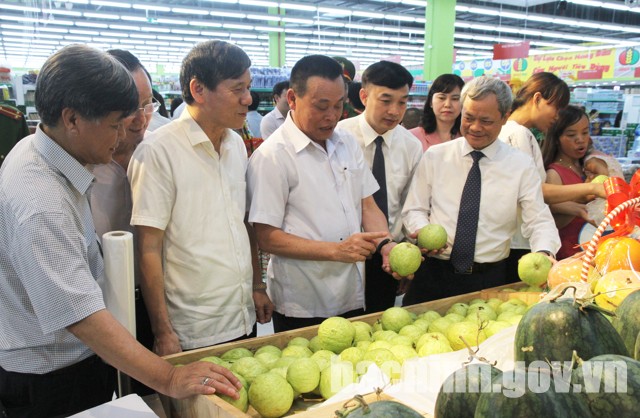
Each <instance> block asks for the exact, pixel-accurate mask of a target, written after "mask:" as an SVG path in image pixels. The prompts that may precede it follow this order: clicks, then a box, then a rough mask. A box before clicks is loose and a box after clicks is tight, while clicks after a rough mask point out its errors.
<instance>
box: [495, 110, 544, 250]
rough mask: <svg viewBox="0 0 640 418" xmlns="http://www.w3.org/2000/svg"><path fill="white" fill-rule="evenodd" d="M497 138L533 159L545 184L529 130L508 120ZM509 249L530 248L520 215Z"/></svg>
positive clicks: (533, 140)
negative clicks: (523, 232)
mask: <svg viewBox="0 0 640 418" xmlns="http://www.w3.org/2000/svg"><path fill="white" fill-rule="evenodd" d="M499 138H500V139H501V140H502V141H503V142H506V143H507V144H509V145H511V146H512V147H514V148H516V149H519V150H520V151H522V152H524V153H525V154H527V155H528V156H530V157H531V158H533V162H534V163H535V165H536V170H537V172H538V174H540V181H542V183H544V182H545V180H546V179H547V172H546V171H545V169H544V163H543V162H542V152H541V151H540V145H538V141H537V140H536V137H535V136H534V135H533V133H531V131H530V130H529V128H527V127H526V126H523V125H520V124H519V123H518V122H516V121H513V120H508V121H507V123H505V124H504V126H503V127H502V130H500V135H499ZM511 248H514V249H521V250H528V249H530V248H531V247H530V246H529V240H528V239H526V238H525V237H524V236H523V235H522V217H521V216H520V214H518V227H517V228H516V233H515V234H514V235H513V238H512V239H511Z"/></svg>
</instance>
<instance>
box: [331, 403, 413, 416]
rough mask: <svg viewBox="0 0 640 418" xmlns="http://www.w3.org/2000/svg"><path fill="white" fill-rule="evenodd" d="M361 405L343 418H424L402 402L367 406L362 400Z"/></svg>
mask: <svg viewBox="0 0 640 418" xmlns="http://www.w3.org/2000/svg"><path fill="white" fill-rule="evenodd" d="M360 402H361V405H359V406H358V407H357V408H355V409H353V410H351V411H349V412H348V413H346V415H341V416H343V417H349V418H424V417H423V416H422V415H420V414H419V413H418V412H416V410H415V409H411V408H409V407H408V406H406V405H403V404H401V403H400V402H395V401H377V402H372V403H370V404H367V403H366V402H364V400H360Z"/></svg>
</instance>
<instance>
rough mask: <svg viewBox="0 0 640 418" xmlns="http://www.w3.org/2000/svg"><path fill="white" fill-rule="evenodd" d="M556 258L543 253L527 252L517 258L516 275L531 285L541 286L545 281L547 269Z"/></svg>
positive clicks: (547, 275) (547, 274) (547, 273)
mask: <svg viewBox="0 0 640 418" xmlns="http://www.w3.org/2000/svg"><path fill="white" fill-rule="evenodd" d="M555 262H556V260H555V259H554V258H553V257H551V256H549V255H547V254H544V253H529V254H525V255H523V256H522V257H521V258H520V260H518V276H519V277H520V280H522V281H523V282H525V283H526V284H528V285H529V286H533V287H541V286H543V285H544V284H545V283H547V278H548V277H549V270H551V267H552V266H553V264H554V263H555Z"/></svg>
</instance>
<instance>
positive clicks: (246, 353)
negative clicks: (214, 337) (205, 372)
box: [220, 347, 253, 363]
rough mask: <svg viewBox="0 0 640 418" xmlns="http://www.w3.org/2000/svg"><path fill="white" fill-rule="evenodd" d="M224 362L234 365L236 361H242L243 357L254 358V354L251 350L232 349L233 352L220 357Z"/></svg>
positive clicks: (230, 351) (242, 348)
mask: <svg viewBox="0 0 640 418" xmlns="http://www.w3.org/2000/svg"><path fill="white" fill-rule="evenodd" d="M220 357H221V358H222V360H225V361H228V362H229V363H233V362H234V361H236V360H238V359H241V358H243V357H253V353H252V352H251V350H249V349H247V348H244V347H237V348H232V349H231V350H229V351H227V352H226V353H224V354H223V355H222V356H220Z"/></svg>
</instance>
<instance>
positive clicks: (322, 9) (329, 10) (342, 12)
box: [318, 7, 351, 16]
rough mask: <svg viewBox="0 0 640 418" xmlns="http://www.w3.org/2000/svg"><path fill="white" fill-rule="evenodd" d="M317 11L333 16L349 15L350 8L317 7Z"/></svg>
mask: <svg viewBox="0 0 640 418" xmlns="http://www.w3.org/2000/svg"><path fill="white" fill-rule="evenodd" d="M318 12H320V13H327V14H330V15H335V16H351V10H348V9H335V8H331V7H318Z"/></svg>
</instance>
